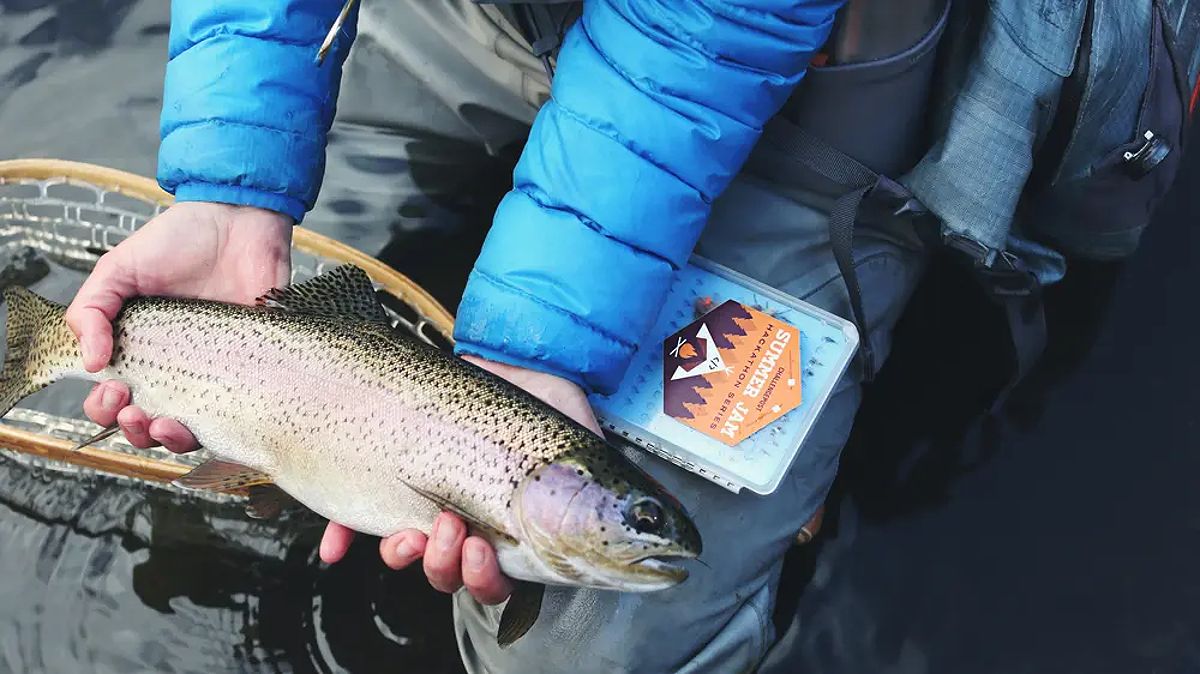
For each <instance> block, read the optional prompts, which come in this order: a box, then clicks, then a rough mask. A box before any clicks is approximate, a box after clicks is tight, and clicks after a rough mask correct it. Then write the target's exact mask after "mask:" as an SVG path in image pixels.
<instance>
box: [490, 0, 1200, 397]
mask: <svg viewBox="0 0 1200 674" xmlns="http://www.w3.org/2000/svg"><path fill="white" fill-rule="evenodd" d="M476 1H477V2H485V3H487V4H498V5H500V6H502V7H504V8H505V11H506V12H507V14H506V15H507V16H509V17H512V20H513V21H514V22H515V24H516V25H517V26H518V27H519V28H520V29H521V30H522V31H523V32H524V34H525V35H526V37H527V38H528V39H529V41H530V44H531V45H534V52H535V54H537V55H538V56H539V57H542V58H543V59H544V62H545V63H546V67H547V71H548V72H550V73H551V74H552V73H553V68H552V65H551V61H550V56H552V55H553V52H554V50H555V49H556V48H557V46H558V44H559V42H560V40H561V35H562V29H563V27H564V26H565V25H566V21H565V20H564V18H563V17H566V16H568V15H569V10H566V9H564V7H567V6H570V5H576V6H577V3H568V2H562V1H561V0H537V1H536V2H532V3H519V2H517V3H514V2H507V1H504V0H500V1H497V0H490V1H489V0H476ZM850 2H851V3H853V2H854V0H850ZM1198 71H1200V3H1190V2H1188V0H1142V1H1141V2H1131V1H1130V0H986V1H985V0H959V1H958V2H954V1H953V0H945V6H944V11H943V13H942V15H941V18H940V19H939V20H938V21H937V22H936V24H935V25H934V26H933V27H932V28H931V29H930V31H929V32H928V34H927V35H925V36H924V37H923V38H921V39H920V40H919V41H918V42H917V43H916V44H914V45H913V46H911V47H910V48H908V49H905V50H903V51H902V52H899V53H897V54H894V55H892V56H889V57H885V58H881V59H877V60H873V61H868V62H865V63H852V64H845V65H835V66H818V65H814V67H813V68H812V69H810V71H809V73H808V74H807V75H806V77H805V79H804V80H803V81H802V83H801V85H800V87H799V88H798V89H797V91H796V92H795V94H794V95H793V96H792V98H791V100H789V101H788V103H787V104H786V105H785V106H784V108H783V110H782V111H781V112H780V113H779V114H778V115H777V116H776V117H775V118H774V119H773V120H771V122H770V123H768V124H767V125H766V127H765V129H764V132H763V135H762V138H761V139H760V141H759V143H758V145H757V146H756V147H755V149H754V151H753V152H752V153H751V155H750V158H749V160H748V161H747V164H746V168H745V170H746V171H748V172H750V173H752V174H754V175H756V176H757V177H759V178H761V179H764V180H768V181H772V182H775V183H778V184H780V185H783V186H785V187H790V188H795V189H796V190H798V191H799V192H801V193H804V194H810V195H815V196H816V197H817V200H819V201H821V203H820V204H818V203H815V202H814V206H813V207H814V208H820V209H825V210H826V211H827V213H828V218H829V230H830V243H831V248H832V251H833V255H834V257H835V259H836V260H837V263H838V266H839V269H840V271H841V273H842V277H843V280H844V282H845V284H846V290H847V293H848V295H849V300H850V302H849V304H850V307H851V313H852V314H853V315H852V316H848V317H847V318H852V319H853V320H854V321H855V322H856V324H857V325H858V326H859V329H860V332H864V330H865V326H866V321H865V320H864V313H863V308H862V301H861V297H860V292H859V287H858V280H857V275H856V273H855V269H854V265H853V238H854V228H855V224H856V223H857V222H859V221H860V220H862V219H864V218H872V219H875V220H878V219H881V218H882V219H899V220H905V221H909V222H911V223H912V224H913V225H914V226H916V227H917V228H918V231H920V232H921V233H922V236H923V237H924V238H925V239H926V241H927V242H929V243H930V244H932V245H933V246H936V247H937V248H938V249H941V250H945V251H948V252H949V253H950V254H951V255H952V256H954V257H955V258H957V259H959V260H960V261H961V262H963V263H964V264H965V265H967V266H968V267H969V268H970V269H971V270H972V273H973V276H974V277H975V278H976V280H977V281H978V282H979V284H980V285H981V287H982V288H983V289H984V290H985V291H986V294H987V296H988V297H989V298H991V299H992V301H994V302H995V304H996V305H998V306H999V307H1001V308H1002V309H1003V311H1004V312H1005V314H1006V317H1007V322H1008V325H1009V332H1010V338H1011V342H1012V347H1013V353H1014V361H1015V362H1014V375H1013V377H1012V379H1011V381H1010V383H1009V385H1008V386H1007V387H1006V388H1005V389H1004V390H1002V391H1001V392H1000V393H999V394H998V395H997V396H996V398H995V402H994V404H993V410H995V409H996V408H998V407H999V406H1000V404H1001V403H1002V402H1003V401H1004V399H1005V396H1006V394H1007V392H1008V391H1010V390H1011V388H1012V386H1013V385H1015V384H1016V383H1017V382H1018V381H1020V379H1021V378H1023V377H1024V375H1025V374H1026V373H1028V371H1029V370H1030V368H1031V367H1032V365H1033V364H1034V363H1035V362H1036V361H1037V359H1038V356H1039V355H1040V354H1041V351H1042V349H1043V346H1044V344H1045V337H1046V335H1045V321H1044V316H1043V312H1042V305H1041V293H1042V288H1043V287H1044V286H1045V285H1047V284H1051V283H1055V282H1057V281H1059V280H1061V279H1062V278H1063V276H1064V275H1065V273H1066V260H1067V258H1068V257H1078V258H1084V259H1097V260H1111V259H1118V258H1122V257H1126V256H1128V255H1130V254H1132V253H1133V252H1134V251H1135V250H1136V249H1137V245H1138V241H1139V239H1140V237H1141V234H1142V232H1143V231H1144V230H1145V228H1146V227H1147V225H1148V224H1149V223H1150V221H1151V219H1152V217H1153V215H1154V212H1155V209H1156V207H1157V206H1158V204H1159V202H1160V201H1161V200H1162V198H1163V196H1164V195H1165V194H1166V192H1167V191H1168V189H1169V188H1170V187H1171V185H1172V183H1173V182H1174V180H1175V176H1176V173H1177V171H1178V167H1179V165H1180V158H1181V156H1182V154H1183V151H1184V149H1185V146H1186V142H1187V129H1188V126H1189V122H1190V118H1191V115H1192V111H1193V108H1194V107H1195V103H1196V98H1197V93H1196V90H1195V89H1194V88H1193V86H1194V84H1195V83H1196V81H1197V75H1198ZM880 101H886V102H887V104H886V105H880V104H879V102H880ZM860 344H861V346H860V352H859V367H860V370H861V375H862V377H863V378H864V379H865V380H870V379H871V378H872V377H873V376H874V374H875V373H876V369H877V368H876V362H875V360H876V359H875V355H874V354H873V353H872V351H871V347H870V340H869V339H867V338H866V335H864V339H862V340H861V341H860Z"/></svg>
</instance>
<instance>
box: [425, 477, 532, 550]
mask: <svg viewBox="0 0 1200 674" xmlns="http://www.w3.org/2000/svg"><path fill="white" fill-rule="evenodd" d="M404 484H405V486H407V487H408V488H409V489H411V490H413V491H415V492H417V493H418V494H420V495H421V496H424V497H425V498H427V499H429V500H430V501H433V502H434V503H436V504H437V506H438V507H439V508H441V509H442V510H448V511H450V512H452V513H454V514H455V515H458V516H459V517H461V518H463V520H464V521H465V522H466V523H467V524H469V525H471V526H473V527H475V528H476V529H478V530H479V531H481V532H483V533H486V534H488V535H489V536H491V537H492V539H493V540H497V541H503V542H505V543H508V544H509V545H518V544H519V542H518V541H517V539H516V538H514V537H513V536H512V534H510V533H508V532H507V531H502V530H500V529H498V528H496V527H495V526H493V525H491V524H488V523H487V522H484V521H483V520H481V519H479V518H478V517H476V516H474V515H472V514H471V513H469V512H467V511H465V510H463V509H462V508H460V507H458V506H457V505H455V504H453V503H451V502H450V501H447V500H446V499H444V498H442V497H440V496H438V495H437V494H431V493H430V492H428V491H425V490H424V489H421V488H420V487H415V486H413V485H412V484H410V483H409V482H405V483H404Z"/></svg>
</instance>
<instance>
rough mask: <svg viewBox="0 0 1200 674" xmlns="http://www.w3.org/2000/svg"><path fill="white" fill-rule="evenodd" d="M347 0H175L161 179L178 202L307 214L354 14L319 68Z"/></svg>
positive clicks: (319, 174)
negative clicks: (321, 48) (320, 56)
mask: <svg viewBox="0 0 1200 674" xmlns="http://www.w3.org/2000/svg"><path fill="white" fill-rule="evenodd" d="M341 7H342V3H341V2H340V1H339V0H253V1H247V0H173V1H172V2H171V34H170V39H169V44H168V52H169V53H168V56H169V59H170V60H169V61H168V63H167V76H166V82H165V84H164V90H163V110H162V119H161V136H162V145H161V146H160V148H159V158H158V180H159V184H160V185H162V187H163V189H165V190H167V191H168V192H172V193H174V194H175V196H176V198H177V199H178V200H180V201H217V202H222V203H232V204H240V205H248V206H258V207H262V208H268V209H271V210H275V211H279V212H282V213H285V214H287V215H289V216H291V217H292V218H293V219H295V220H296V221H297V222H299V221H300V220H301V219H302V218H303V216H304V214H305V213H306V212H307V211H308V210H309V209H311V208H312V205H313V203H314V202H315V201H316V197H317V192H318V189H319V187H320V183H321V178H322V176H323V173H324V169H325V139H326V134H327V132H328V131H329V127H330V125H331V124H332V122H333V114H334V109H335V106H336V103H337V92H338V84H339V82H340V79H341V68H342V63H343V61H344V60H345V57H346V53H347V51H348V50H349V47H350V43H351V42H352V40H353V39H354V26H355V21H356V19H357V13H356V12H355V13H354V14H352V15H351V16H350V17H349V19H348V21H347V22H346V25H345V27H344V28H343V30H342V32H341V34H340V35H339V36H338V39H337V41H336V42H335V44H334V47H333V49H332V51H331V52H330V53H329V54H328V55H327V56H326V58H325V60H324V62H323V63H321V64H319V65H318V64H317V63H316V61H315V57H316V54H317V49H318V48H319V46H320V44H321V42H322V41H323V40H324V39H325V35H326V34H327V33H328V31H329V28H330V26H332V25H333V23H334V20H335V19H336V17H337V15H338V12H339V11H340V10H341Z"/></svg>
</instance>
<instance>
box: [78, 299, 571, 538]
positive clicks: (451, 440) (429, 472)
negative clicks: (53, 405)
mask: <svg viewBox="0 0 1200 674" xmlns="http://www.w3.org/2000/svg"><path fill="white" fill-rule="evenodd" d="M119 325H120V330H119V332H118V334H117V339H116V346H115V349H114V355H113V359H112V363H111V365H110V366H109V368H108V369H107V371H105V372H102V373H101V376H102V377H103V378H112V379H119V380H122V381H125V382H127V383H129V384H130V386H131V388H132V389H134V390H135V391H137V393H136V394H135V395H136V403H137V404H138V405H139V406H141V407H143V408H144V409H146V411H147V412H148V413H149V414H151V415H152V416H166V417H171V418H175V419H178V420H180V421H181V422H183V423H184V425H186V426H188V428H189V429H191V430H192V432H193V434H195V435H196V437H197V439H198V440H199V441H200V442H201V444H202V445H204V446H205V447H208V448H210V449H212V450H213V451H218V452H220V453H221V454H222V455H224V456H228V457H231V458H232V459H233V460H238V459H241V461H239V462H240V463H245V464H246V465H249V466H250V467H252V468H256V469H258V470H261V471H263V472H266V473H268V474H272V475H275V476H276V477H277V478H278V479H279V480H280V482H281V484H282V483H283V482H287V481H288V480H289V478H290V477H292V476H293V475H294V474H311V475H328V474H337V473H341V472H351V473H355V474H358V478H357V480H356V482H355V488H356V489H370V488H381V489H382V488H403V486H404V484H406V483H407V484H411V485H413V486H416V487H418V488H420V489H423V490H426V491H429V492H432V493H435V494H438V495H440V496H443V497H446V498H449V499H451V500H454V501H455V502H457V503H460V504H461V505H463V506H464V507H465V508H466V509H468V510H469V511H470V512H472V513H475V514H477V515H480V516H482V517H483V518H485V519H486V521H487V523H488V524H490V525H492V526H495V527H497V528H499V529H501V530H502V531H507V530H508V529H509V522H508V521H507V507H508V499H509V495H510V494H511V493H512V490H513V489H514V488H515V487H516V486H517V484H519V482H520V480H521V479H523V478H524V477H525V476H526V475H528V474H529V473H531V472H532V471H533V470H535V469H536V468H538V467H540V466H543V465H545V464H547V463H549V462H550V461H552V460H554V459H555V458H556V457H557V456H559V455H561V454H563V453H564V452H566V451H567V450H568V449H569V448H571V447H572V446H574V445H576V444H579V443H581V442H583V443H587V442H591V439H590V438H588V437H586V436H584V435H583V434H582V433H581V432H580V430H578V429H576V428H572V427H571V426H569V425H566V424H561V425H559V424H547V423H545V422H544V421H543V422H540V423H539V422H538V415H537V413H536V412H535V410H534V409H533V408H532V406H531V405H530V404H529V403H528V402H527V401H523V400H520V399H515V398H513V397H511V396H509V395H506V393H507V391H505V387H504V385H503V384H502V383H501V382H500V380H499V379H498V378H492V377H479V376H471V377H468V376H465V375H466V374H467V373H466V372H465V370H466V368H467V367H468V366H467V364H465V363H463V362H462V361H461V360H459V359H456V358H450V357H436V356H440V355H441V354H440V353H431V352H432V351H433V350H432V349H431V348H428V347H424V346H423V345H421V344H420V343H418V342H416V341H415V340H411V339H400V338H398V336H395V335H387V334H383V333H382V332H380V331H376V330H363V329H361V326H348V325H346V324H345V323H344V322H340V321H337V320H332V319H326V318H321V317H314V316H310V315H305V314H294V313H288V312H281V311H271V310H263V309H260V308H256V307H239V306H233V305H227V304H215V303H212V304H210V303H198V302H195V301H180V300H171V299H158V298H148V299H145V300H139V301H135V302H133V303H131V304H130V306H129V307H128V308H127V309H126V310H125V311H124V312H123V313H122V315H121V317H120V321H119ZM431 356H434V357H431ZM178 363H187V364H188V365H177V364H178ZM334 444H339V445H343V446H346V447H354V448H355V449H354V451H348V452H330V451H328V450H327V448H328V447H330V446H333V445H334ZM397 456H399V457H402V458H403V460H399V461H398V460H395V459H396V458H397ZM326 491H328V490H326ZM321 514H322V515H325V516H330V515H332V514H338V515H341V516H342V517H346V516H347V515H348V514H347V513H324V512H322V513H321ZM355 514H357V513H355ZM339 521H344V520H339ZM346 524H347V525H348V526H352V527H353V526H354V525H358V526H359V527H361V529H360V530H365V531H367V533H376V534H379V535H384V534H386V533H389V532H388V531H387V529H392V526H391V525H389V524H388V523H379V522H368V521H359V522H349V521H347V522H346ZM381 525H382V526H383V530H379V529H378V527H379V526H381ZM392 531H394V529H392Z"/></svg>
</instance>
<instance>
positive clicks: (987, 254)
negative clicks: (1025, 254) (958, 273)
mask: <svg viewBox="0 0 1200 674" xmlns="http://www.w3.org/2000/svg"><path fill="white" fill-rule="evenodd" d="M942 242H943V243H944V244H945V245H946V247H948V248H950V249H951V250H954V251H956V252H958V253H959V254H961V255H963V256H965V257H966V258H967V259H968V260H969V261H970V262H971V267H972V269H973V270H974V272H975V275H976V277H977V278H978V279H979V281H980V283H981V284H982V285H983V287H984V289H985V290H987V292H988V293H989V294H991V295H992V296H993V297H997V298H1000V297H1034V296H1037V295H1039V294H1040V292H1041V287H1042V286H1041V283H1040V282H1039V281H1038V279H1037V276H1036V275H1034V273H1033V272H1031V271H1029V268H1028V267H1026V266H1025V263H1024V262H1022V261H1021V258H1020V257H1017V255H1015V254H1014V253H1012V252H1011V251H1007V250H998V249H995V248H991V247H989V246H986V245H984V244H983V243H981V242H979V241H977V240H975V239H972V238H970V237H968V236H965V235H963V234H959V233H957V232H950V233H947V234H945V235H944V236H943V237H942Z"/></svg>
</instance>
